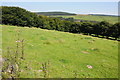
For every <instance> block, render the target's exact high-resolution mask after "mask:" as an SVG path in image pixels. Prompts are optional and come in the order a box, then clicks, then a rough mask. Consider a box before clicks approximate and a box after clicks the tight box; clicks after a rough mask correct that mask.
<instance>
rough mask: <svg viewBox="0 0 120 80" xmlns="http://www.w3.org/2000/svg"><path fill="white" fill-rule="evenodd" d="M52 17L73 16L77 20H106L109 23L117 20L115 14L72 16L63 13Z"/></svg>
mask: <svg viewBox="0 0 120 80" xmlns="http://www.w3.org/2000/svg"><path fill="white" fill-rule="evenodd" d="M54 17H64V18H69V17H73V18H74V19H79V20H90V21H107V22H109V23H112V24H114V23H117V22H118V17H116V16H94V15H73V16H64V15H62V16H61V15H58V16H54Z"/></svg>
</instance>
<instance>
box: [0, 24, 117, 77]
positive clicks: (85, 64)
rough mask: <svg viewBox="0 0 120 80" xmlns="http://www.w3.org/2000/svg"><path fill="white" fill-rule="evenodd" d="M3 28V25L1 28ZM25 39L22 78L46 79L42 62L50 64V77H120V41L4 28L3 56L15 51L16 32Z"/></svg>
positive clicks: (5, 26) (38, 30)
mask: <svg viewBox="0 0 120 80" xmlns="http://www.w3.org/2000/svg"><path fill="white" fill-rule="evenodd" d="M0 27H1V26H0ZM18 32H20V37H19V39H24V40H25V42H24V45H25V47H24V52H25V54H24V57H25V60H23V61H22V64H21V68H20V69H21V72H20V77H21V78H40V77H44V75H45V74H44V72H43V70H42V69H41V67H42V63H45V62H46V63H49V64H48V67H47V73H48V74H49V75H48V76H47V77H49V78H60V77H62V78H70V77H71V78H74V77H78V78H117V77H118V75H117V74H118V42H117V41H112V40H107V39H102V38H96V37H91V36H86V35H81V34H72V33H67V32H59V31H54V30H44V29H40V28H28V27H24V28H23V27H16V26H7V25H3V26H2V35H3V36H2V49H3V57H4V58H5V55H6V54H7V53H8V52H7V48H8V47H10V48H11V49H12V50H11V51H10V53H11V54H12V52H13V51H14V49H16V43H17V42H16V40H17V33H18Z"/></svg>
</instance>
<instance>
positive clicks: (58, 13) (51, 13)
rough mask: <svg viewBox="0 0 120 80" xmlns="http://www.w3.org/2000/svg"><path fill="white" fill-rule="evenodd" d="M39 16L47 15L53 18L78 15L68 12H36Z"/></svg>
mask: <svg viewBox="0 0 120 80" xmlns="http://www.w3.org/2000/svg"><path fill="white" fill-rule="evenodd" d="M35 13H37V14H38V15H45V16H51V15H76V14H73V13H68V12H35Z"/></svg>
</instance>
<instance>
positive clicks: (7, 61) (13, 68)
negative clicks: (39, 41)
mask: <svg viewBox="0 0 120 80" xmlns="http://www.w3.org/2000/svg"><path fill="white" fill-rule="evenodd" d="M17 33H18V34H17V40H16V41H15V42H16V48H15V49H12V48H10V47H8V48H7V51H6V53H7V54H6V55H5V56H4V58H3V62H2V63H3V65H2V78H12V79H13V80H14V79H15V78H19V76H20V71H21V70H20V65H21V63H22V60H23V59H24V39H22V40H20V31H17Z"/></svg>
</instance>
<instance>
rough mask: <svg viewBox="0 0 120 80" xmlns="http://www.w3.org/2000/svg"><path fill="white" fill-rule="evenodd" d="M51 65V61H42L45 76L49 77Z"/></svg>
mask: <svg viewBox="0 0 120 80" xmlns="http://www.w3.org/2000/svg"><path fill="white" fill-rule="evenodd" d="M49 67H50V61H48V62H45V63H42V67H41V69H42V71H43V74H44V75H43V77H44V78H49V76H50V75H49Z"/></svg>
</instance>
